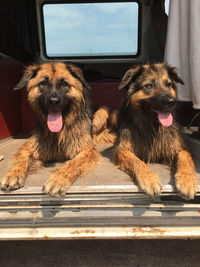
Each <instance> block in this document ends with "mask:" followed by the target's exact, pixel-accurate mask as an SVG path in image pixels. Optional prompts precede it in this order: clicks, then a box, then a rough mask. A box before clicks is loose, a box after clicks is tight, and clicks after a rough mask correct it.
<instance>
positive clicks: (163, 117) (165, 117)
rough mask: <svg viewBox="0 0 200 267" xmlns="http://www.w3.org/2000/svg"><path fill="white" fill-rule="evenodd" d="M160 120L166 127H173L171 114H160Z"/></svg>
mask: <svg viewBox="0 0 200 267" xmlns="http://www.w3.org/2000/svg"><path fill="white" fill-rule="evenodd" d="M158 119H159V121H160V123H161V124H162V125H163V126H165V127H169V126H171V125H172V121H173V117H172V114H171V113H158Z"/></svg>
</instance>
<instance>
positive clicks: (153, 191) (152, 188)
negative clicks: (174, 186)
mask: <svg viewBox="0 0 200 267" xmlns="http://www.w3.org/2000/svg"><path fill="white" fill-rule="evenodd" d="M138 185H139V187H140V189H141V190H143V191H144V192H145V193H146V194H147V195H150V196H152V197H155V196H158V195H159V194H160V192H161V190H162V185H161V183H160V180H159V177H158V175H157V174H156V173H154V172H152V173H148V174H147V175H146V176H145V177H140V179H138Z"/></svg>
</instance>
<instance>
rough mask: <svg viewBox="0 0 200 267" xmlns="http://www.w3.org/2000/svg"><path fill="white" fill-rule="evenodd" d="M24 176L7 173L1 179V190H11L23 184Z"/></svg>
mask: <svg viewBox="0 0 200 267" xmlns="http://www.w3.org/2000/svg"><path fill="white" fill-rule="evenodd" d="M24 180H25V178H24V177H21V176H13V175H7V176H5V177H3V178H2V179H1V190H3V191H11V190H16V189H19V188H21V187H23V186H24Z"/></svg>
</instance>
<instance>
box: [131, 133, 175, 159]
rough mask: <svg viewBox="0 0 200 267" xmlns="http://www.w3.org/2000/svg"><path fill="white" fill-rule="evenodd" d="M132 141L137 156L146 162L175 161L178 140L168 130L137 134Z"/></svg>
mask: <svg viewBox="0 0 200 267" xmlns="http://www.w3.org/2000/svg"><path fill="white" fill-rule="evenodd" d="M132 141H133V149H134V152H135V154H136V155H137V157H139V158H140V159H142V160H143V161H145V162H163V163H170V162H172V161H173V159H174V156H175V153H176V138H174V136H173V134H172V132H171V131H169V130H168V129H158V130H157V132H155V131H151V130H149V131H146V132H144V133H141V132H140V133H138V134H136V133H135V134H134V135H133V140H132Z"/></svg>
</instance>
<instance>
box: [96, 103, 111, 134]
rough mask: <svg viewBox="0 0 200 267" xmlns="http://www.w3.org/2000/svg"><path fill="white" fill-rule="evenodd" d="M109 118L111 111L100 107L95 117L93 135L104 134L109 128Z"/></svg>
mask: <svg viewBox="0 0 200 267" xmlns="http://www.w3.org/2000/svg"><path fill="white" fill-rule="evenodd" d="M108 118H109V109H108V108H107V107H104V106H102V107H100V108H99V109H98V110H97V111H96V112H95V113H94V115H93V119H92V127H93V134H98V133H100V132H102V131H103V130H104V129H106V127H107V122H108Z"/></svg>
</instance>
